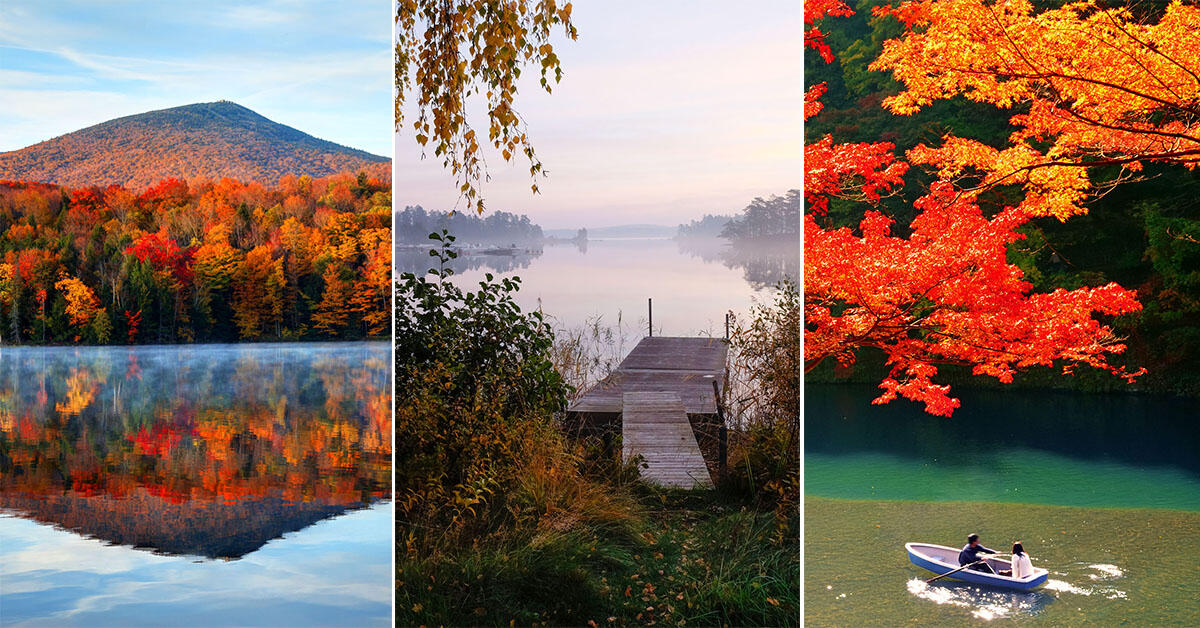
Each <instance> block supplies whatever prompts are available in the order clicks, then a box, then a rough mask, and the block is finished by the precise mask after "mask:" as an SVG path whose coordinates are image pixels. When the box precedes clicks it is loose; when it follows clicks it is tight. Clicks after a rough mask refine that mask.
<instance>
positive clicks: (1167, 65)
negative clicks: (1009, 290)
mask: <svg viewBox="0 0 1200 628" xmlns="http://www.w3.org/2000/svg"><path fill="white" fill-rule="evenodd" d="M1144 10H1145V7H1138V6H1136V5H1134V6H1127V7H1115V8H1105V7H1103V6H1102V5H1101V4H1100V3H1098V2H1095V1H1086V2H1072V3H1069V4H1065V5H1064V6H1062V7H1061V8H1058V9H1053V10H1049V11H1043V12H1041V13H1037V12H1035V9H1034V5H1033V3H1031V2H1029V0H1010V1H1007V2H985V1H983V0H938V1H936V2H934V1H930V0H909V1H905V2H901V3H900V4H899V5H898V6H896V7H894V8H892V7H887V6H884V7H879V8H877V9H876V11H877V12H879V13H881V14H890V15H893V16H895V17H896V18H897V19H898V20H899V21H900V22H901V23H902V24H903V26H904V34H903V36H902V37H901V38H899V39H894V40H890V41H888V42H885V43H884V47H883V52H882V54H881V55H880V56H879V58H878V59H877V60H876V61H875V62H874V63H873V64H872V65H871V68H873V69H877V70H890V71H892V73H893V75H894V76H895V78H896V80H898V81H899V82H901V83H902V84H903V85H904V88H905V89H904V91H902V92H901V93H899V94H897V95H895V96H892V97H890V98H888V99H886V100H885V101H884V106H885V107H887V108H888V109H890V110H891V111H893V112H894V113H897V114H902V115H911V114H913V113H915V112H917V111H918V110H920V109H921V108H922V107H924V106H926V105H928V104H930V103H932V102H934V101H936V100H939V99H947V98H952V97H954V96H960V95H961V96H964V97H966V98H968V99H970V100H974V101H978V102H983V103H988V104H992V105H995V106H996V107H999V108H1001V109H1015V110H1016V112H1015V114H1014V115H1013V116H1012V117H1011V119H1010V122H1011V124H1012V126H1013V127H1014V131H1013V133H1012V136H1011V138H1010V145H1009V146H1007V147H1004V148H994V147H990V146H986V145H983V144H981V143H979V142H977V141H974V140H969V139H964V138H959V137H953V136H947V137H945V138H944V139H943V143H942V145H941V146H940V147H929V146H925V145H921V146H918V147H917V148H915V149H913V150H912V151H910V152H909V154H908V157H909V159H911V160H912V161H914V162H918V163H923V164H930V165H932V166H934V167H936V169H937V171H938V174H939V176H940V177H942V178H947V179H948V178H957V177H961V176H965V175H969V176H971V177H973V178H975V179H976V181H977V184H976V187H990V186H994V185H1020V186H1022V187H1023V188H1024V192H1025V198H1024V201H1023V202H1022V203H1021V205H1020V208H1021V209H1022V210H1024V211H1026V212H1028V213H1030V214H1033V215H1036V216H1056V217H1058V218H1060V219H1066V218H1067V217H1069V216H1071V215H1074V214H1079V213H1084V212H1085V211H1086V208H1085V207H1084V205H1083V203H1084V201H1085V200H1086V199H1087V198H1088V196H1089V190H1090V189H1091V188H1093V187H1095V186H1096V182H1093V181H1091V177H1090V175H1089V170H1090V169H1092V168H1095V167H1099V166H1110V167H1113V166H1115V167H1117V168H1115V169H1114V170H1115V171H1116V172H1117V173H1118V174H1116V175H1115V176H1111V177H1110V178H1108V179H1107V180H1105V181H1102V182H1099V185H1100V187H1101V188H1103V187H1104V186H1107V185H1111V184H1113V183H1116V182H1119V181H1121V180H1123V179H1126V178H1129V177H1130V176H1132V175H1133V173H1136V172H1137V171H1139V170H1141V168H1142V164H1143V162H1163V163H1175V164H1182V165H1183V166H1185V167H1187V168H1195V167H1197V165H1200V7H1197V6H1196V5H1194V4H1184V3H1183V2H1180V1H1179V0H1175V1H1173V2H1171V3H1170V4H1168V5H1167V6H1166V7H1165V9H1164V10H1163V11H1162V12H1161V16H1159V18H1158V19H1157V21H1151V19H1150V16H1148V15H1145V14H1144V13H1143V14H1140V13H1139V12H1141V11H1144Z"/></svg>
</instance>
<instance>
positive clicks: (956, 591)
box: [908, 578, 1052, 621]
mask: <svg viewBox="0 0 1200 628" xmlns="http://www.w3.org/2000/svg"><path fill="white" fill-rule="evenodd" d="M908 592H909V593H910V594H912V595H914V596H916V597H918V598H920V599H923V600H927V601H930V602H933V603H935V604H942V605H947V606H957V607H960V608H965V609H968V610H970V611H971V615H973V616H975V617H977V618H979V619H983V620H988V621H990V620H993V619H999V618H1001V617H1015V616H1021V615H1030V616H1031V615H1036V614H1038V613H1040V612H1041V611H1042V608H1043V607H1045V605H1046V604H1048V603H1050V602H1051V601H1052V598H1051V596H1049V595H1046V594H1045V593H1036V592H1034V593H1029V592H1014V591H999V590H995V589H988V588H983V587H978V586H974V585H971V584H967V583H962V582H946V583H940V582H939V583H934V584H931V583H927V582H925V581H924V580H921V579H919V578H914V579H912V580H909V581H908Z"/></svg>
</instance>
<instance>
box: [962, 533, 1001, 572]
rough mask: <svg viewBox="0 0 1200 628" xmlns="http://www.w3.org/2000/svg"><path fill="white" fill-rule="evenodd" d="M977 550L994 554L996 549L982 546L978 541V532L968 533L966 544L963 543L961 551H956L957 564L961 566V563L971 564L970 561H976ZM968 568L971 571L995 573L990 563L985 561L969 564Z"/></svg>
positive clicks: (977, 556) (977, 558)
mask: <svg viewBox="0 0 1200 628" xmlns="http://www.w3.org/2000/svg"><path fill="white" fill-rule="evenodd" d="M979 552H983V553H984V554H995V553H996V550H994V549H988V548H986V547H984V546H983V545H981V544H980V543H979V535H978V534H968V535H967V544H966V545H964V546H963V548H962V551H961V552H959V553H958V565H959V566H960V567H961V566H963V565H971V563H975V562H978V561H979V560H980V558H979ZM970 569H971V570H973V571H983V572H986V573H996V570H995V569H992V567H991V565H989V564H987V563H979V564H978V565H971V567H970Z"/></svg>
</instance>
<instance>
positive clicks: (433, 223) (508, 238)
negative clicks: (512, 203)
mask: <svg viewBox="0 0 1200 628" xmlns="http://www.w3.org/2000/svg"><path fill="white" fill-rule="evenodd" d="M442 229H445V230H447V231H449V232H450V235H453V236H454V237H455V238H456V239H457V242H458V243H459V244H472V243H473V244H495V245H517V246H525V245H529V244H537V243H539V242H541V241H542V228H541V227H540V226H538V225H536V224H534V223H532V222H530V221H529V217H528V216H525V215H520V216H518V215H516V214H510V213H508V212H488V213H487V215H486V216H479V215H477V214H475V213H470V212H454V213H449V212H439V211H426V210H425V208H423V207H421V206H420V205H417V206H415V207H413V206H408V207H405V208H404V210H403V211H398V212H396V244H397V245H402V244H419V245H426V244H429V234H430V233H433V232H436V231H441V230H442Z"/></svg>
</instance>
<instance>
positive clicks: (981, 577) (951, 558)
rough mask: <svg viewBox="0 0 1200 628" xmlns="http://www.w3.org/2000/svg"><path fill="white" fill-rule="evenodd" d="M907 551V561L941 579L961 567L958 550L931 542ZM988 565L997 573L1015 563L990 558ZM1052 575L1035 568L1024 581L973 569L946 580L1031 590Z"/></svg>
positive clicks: (906, 546)
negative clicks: (941, 576) (943, 575)
mask: <svg viewBox="0 0 1200 628" xmlns="http://www.w3.org/2000/svg"><path fill="white" fill-rule="evenodd" d="M904 549H905V550H907V551H908V559H909V560H910V561H912V564H914V565H916V566H918V567H921V568H923V569H928V570H929V571H932V572H933V573H935V574H938V575H939V576H940V575H942V574H947V573H950V572H951V571H954V570H956V569H958V568H959V567H960V566H961V565H959V564H958V550H957V549H955V548H953V547H946V546H945V545H933V544H930V543H905V544H904ZM986 562H987V564H988V565H990V566H991V568H992V569H994V570H995V571H997V572H999V571H1000V570H1001V569H1012V563H1011V562H1010V561H1007V560H1005V559H1003V558H992V557H988V558H987V559H986ZM1049 575H1050V572H1049V571H1046V570H1045V569H1042V568H1040V567H1034V568H1033V573H1032V574H1031V575H1029V576H1026V577H1024V578H1013V577H1011V576H1001V575H1000V574H999V573H994V574H991V573H984V572H982V571H975V570H972V569H963V570H961V571H958V572H957V573H954V574H951V575H949V576H946V577H947V578H952V579H954V580H962V581H964V582H971V583H974V584H988V585H992V586H996V587H1004V588H1006V589H1017V590H1020V591H1032V590H1033V589H1036V588H1038V587H1040V586H1042V585H1043V584H1045V583H1046V578H1047V577H1049Z"/></svg>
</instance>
